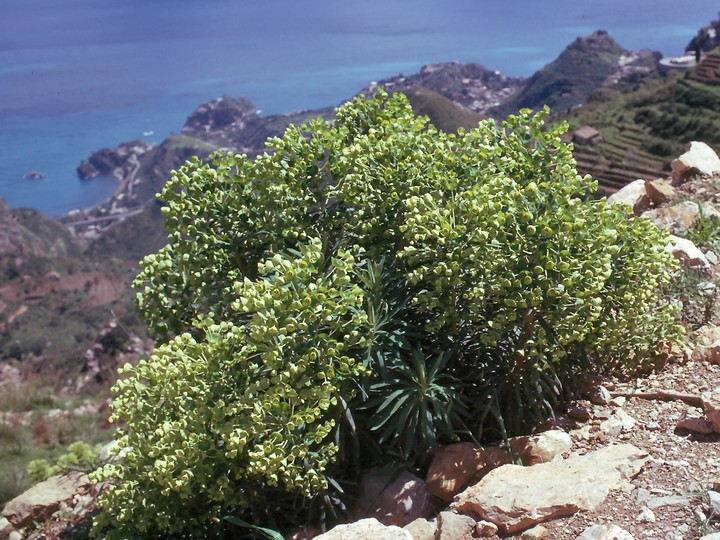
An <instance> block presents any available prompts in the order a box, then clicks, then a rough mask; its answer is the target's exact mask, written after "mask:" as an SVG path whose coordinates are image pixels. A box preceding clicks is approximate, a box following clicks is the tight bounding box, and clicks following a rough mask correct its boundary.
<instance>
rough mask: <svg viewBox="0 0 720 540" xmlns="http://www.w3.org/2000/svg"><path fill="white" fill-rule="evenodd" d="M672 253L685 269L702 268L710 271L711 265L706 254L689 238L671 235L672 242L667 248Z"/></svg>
mask: <svg viewBox="0 0 720 540" xmlns="http://www.w3.org/2000/svg"><path fill="white" fill-rule="evenodd" d="M665 249H666V250H667V251H669V252H670V253H672V254H673V255H674V256H675V257H676V258H677V259H678V260H679V261H680V262H681V263H682V264H683V266H685V268H700V269H704V270H708V269H709V268H710V263H709V262H708V260H707V257H705V254H704V253H703V252H702V251H700V250H699V249H698V248H697V246H696V245H695V244H693V243H692V242H691V241H690V240H688V239H687V238H680V237H679V236H673V235H670V242H669V243H668V245H667V246H666V247H665Z"/></svg>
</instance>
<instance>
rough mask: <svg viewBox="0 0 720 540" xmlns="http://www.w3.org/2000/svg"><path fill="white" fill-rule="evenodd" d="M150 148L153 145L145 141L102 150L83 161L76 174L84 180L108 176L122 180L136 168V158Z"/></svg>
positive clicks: (131, 142) (126, 143)
mask: <svg viewBox="0 0 720 540" xmlns="http://www.w3.org/2000/svg"><path fill="white" fill-rule="evenodd" d="M151 148H153V145H151V144H148V143H146V142H145V141H130V142H125V143H122V144H120V145H118V146H117V147H116V148H103V149H102V150H98V151H97V152H93V153H92V154H90V156H89V157H88V158H87V159H86V160H83V161H82V162H81V163H80V165H78V167H77V174H78V176H79V177H80V178H82V179H84V180H88V179H90V178H95V177H97V176H105V175H110V174H112V175H115V176H117V177H118V178H120V179H123V178H124V177H125V176H126V175H127V172H128V171H129V170H130V169H132V168H135V167H137V166H138V158H139V157H140V156H142V155H143V154H144V153H145V152H147V151H148V150H150V149H151Z"/></svg>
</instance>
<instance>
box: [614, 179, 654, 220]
mask: <svg viewBox="0 0 720 540" xmlns="http://www.w3.org/2000/svg"><path fill="white" fill-rule="evenodd" d="M607 202H608V204H624V205H626V206H629V207H630V208H632V210H633V212H634V213H635V215H636V216H639V215H640V214H642V213H643V212H644V211H645V210H647V209H648V208H650V197H649V196H648V194H647V191H646V189H645V180H635V181H634V182H630V183H629V184H627V185H625V186H623V187H622V188H621V189H619V190H618V191H616V192H615V193H613V194H612V195H610V196H609V197H608V199H607Z"/></svg>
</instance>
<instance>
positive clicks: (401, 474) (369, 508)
mask: <svg viewBox="0 0 720 540" xmlns="http://www.w3.org/2000/svg"><path fill="white" fill-rule="evenodd" d="M432 506H433V503H432V494H431V493H430V491H429V490H428V488H427V485H426V484H425V482H423V481H422V480H421V479H420V478H418V477H417V476H415V475H412V474H410V473H409V472H407V471H404V470H399V469H390V470H386V469H372V470H370V471H369V472H368V473H367V474H366V475H365V476H364V477H363V479H362V482H361V483H360V497H359V499H358V501H357V503H356V505H355V509H354V512H353V516H354V517H355V519H360V518H365V517H372V518H375V519H377V520H378V521H380V522H381V523H383V524H385V525H397V526H399V527H403V526H405V525H407V524H409V523H411V522H412V521H414V520H416V519H417V518H420V517H425V516H427V515H428V514H429V513H430V511H431V510H432Z"/></svg>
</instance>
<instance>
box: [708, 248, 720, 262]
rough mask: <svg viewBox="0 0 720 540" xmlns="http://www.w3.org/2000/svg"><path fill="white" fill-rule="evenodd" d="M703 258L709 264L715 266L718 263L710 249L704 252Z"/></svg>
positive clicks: (715, 255) (716, 257)
mask: <svg viewBox="0 0 720 540" xmlns="http://www.w3.org/2000/svg"><path fill="white" fill-rule="evenodd" d="M705 258H706V259H707V260H708V262H710V264H717V262H718V256H717V254H716V253H715V252H714V251H713V250H712V249H710V250H708V251H706V252H705Z"/></svg>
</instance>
